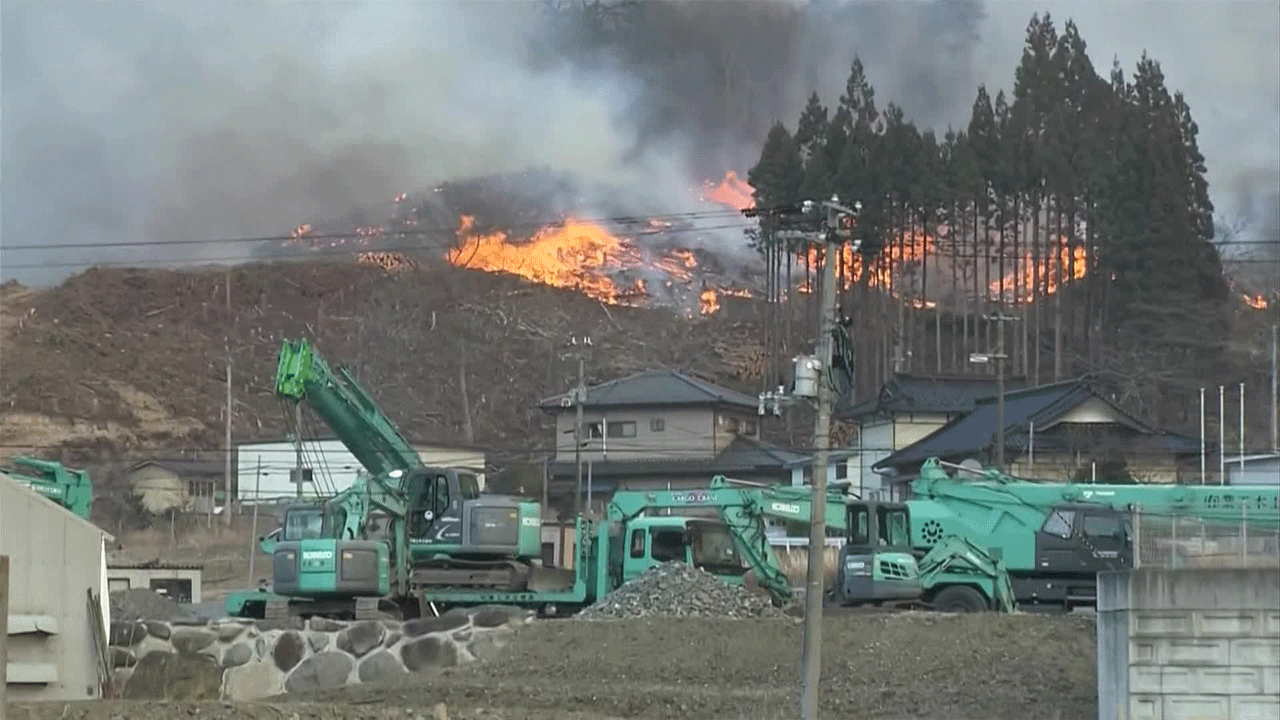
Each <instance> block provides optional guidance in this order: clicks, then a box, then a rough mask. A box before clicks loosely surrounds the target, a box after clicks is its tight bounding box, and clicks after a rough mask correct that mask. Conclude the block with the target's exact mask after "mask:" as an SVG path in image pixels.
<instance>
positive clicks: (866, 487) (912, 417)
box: [835, 373, 1026, 500]
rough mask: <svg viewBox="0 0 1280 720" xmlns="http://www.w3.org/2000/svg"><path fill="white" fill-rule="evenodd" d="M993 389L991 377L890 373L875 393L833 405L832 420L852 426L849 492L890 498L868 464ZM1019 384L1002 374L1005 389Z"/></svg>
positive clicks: (891, 493)
mask: <svg viewBox="0 0 1280 720" xmlns="http://www.w3.org/2000/svg"><path fill="white" fill-rule="evenodd" d="M997 387H998V380H997V378H995V377H993V376H990V375H943V376H924V375H912V374H909V373H894V374H893V376H891V377H890V378H889V380H888V381H887V382H885V384H884V385H883V386H881V388H880V392H878V393H877V394H876V396H875V397H873V398H870V399H868V400H864V401H862V402H857V403H855V402H851V401H850V400H848V399H845V400H844V401H842V402H840V403H838V404H837V406H836V410H835V417H836V419H837V420H838V421H841V422H843V423H848V424H852V425H854V426H855V427H856V428H857V433H856V436H857V441H856V443H855V444H854V446H853V449H855V450H856V451H857V452H856V457H857V460H856V462H855V464H854V465H853V466H851V467H849V468H848V476H847V477H848V479H849V482H850V486H851V487H852V488H853V491H854V492H856V493H858V494H859V495H860V496H861V497H864V498H867V499H877V498H880V499H886V500H887V499H892V498H894V497H895V494H894V489H893V488H890V487H887V486H884V485H883V484H882V482H881V477H880V475H878V474H877V473H875V472H873V471H872V466H873V465H875V464H876V463H878V462H880V461H881V460H884V459H885V458H887V457H889V455H891V454H893V453H894V452H896V451H898V450H902V449H903V448H905V447H907V446H908V445H910V444H912V443H914V442H916V441H917V440H920V439H921V438H923V437H924V436H926V435H928V434H929V433H931V432H933V431H935V430H937V429H938V428H940V427H942V426H943V425H946V424H947V423H948V422H950V421H952V420H954V419H956V418H957V417H960V416H962V415H964V414H966V413H968V412H971V411H972V410H973V409H974V407H976V405H977V403H978V401H979V400H980V399H982V398H985V397H991V396H994V395H995V394H996V392H997ZM1023 387H1026V381H1025V380H1024V379H1023V378H1005V390H1006V391H1008V390H1017V389H1020V388H1023ZM899 499H900V498H899Z"/></svg>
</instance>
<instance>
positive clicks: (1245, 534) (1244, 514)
mask: <svg viewBox="0 0 1280 720" xmlns="http://www.w3.org/2000/svg"><path fill="white" fill-rule="evenodd" d="M1240 565H1241V566H1243V567H1249V505H1248V504H1246V503H1245V502H1244V501H1241V502H1240Z"/></svg>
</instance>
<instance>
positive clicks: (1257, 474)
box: [1224, 453, 1280, 485]
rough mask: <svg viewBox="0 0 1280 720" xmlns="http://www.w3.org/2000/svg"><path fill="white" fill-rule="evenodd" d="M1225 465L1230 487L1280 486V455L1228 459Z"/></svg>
mask: <svg viewBox="0 0 1280 720" xmlns="http://www.w3.org/2000/svg"><path fill="white" fill-rule="evenodd" d="M1224 464H1225V466H1226V470H1227V484H1228V485H1280V453H1269V454H1265V455H1245V456H1244V458H1243V460H1242V459H1241V458H1239V457H1235V458H1233V457H1227V458H1226V460H1225V463H1224ZM1242 465H1243V467H1241V466H1242Z"/></svg>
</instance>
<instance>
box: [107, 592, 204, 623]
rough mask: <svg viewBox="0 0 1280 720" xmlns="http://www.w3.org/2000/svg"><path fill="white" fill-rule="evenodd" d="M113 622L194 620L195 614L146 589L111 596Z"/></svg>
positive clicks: (116, 593) (114, 593) (115, 593)
mask: <svg viewBox="0 0 1280 720" xmlns="http://www.w3.org/2000/svg"><path fill="white" fill-rule="evenodd" d="M110 603H111V619H112V620H122V621H131V620H194V619H195V613H193V612H191V610H190V609H188V608H186V607H183V606H182V605H180V604H178V603H176V602H174V601H172V600H170V599H169V598H167V597H165V596H164V595H161V594H160V593H157V592H154V591H151V590H148V589H146V588H133V589H131V590H116V591H115V592H113V593H111V595H110Z"/></svg>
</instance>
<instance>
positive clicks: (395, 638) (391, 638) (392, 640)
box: [382, 631, 404, 647]
mask: <svg viewBox="0 0 1280 720" xmlns="http://www.w3.org/2000/svg"><path fill="white" fill-rule="evenodd" d="M402 637H404V635H403V634H402V633H400V632H399V631H396V632H393V633H387V639H386V640H385V641H384V642H383V643H382V647H391V646H392V645H395V644H396V643H398V642H400V638H402Z"/></svg>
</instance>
